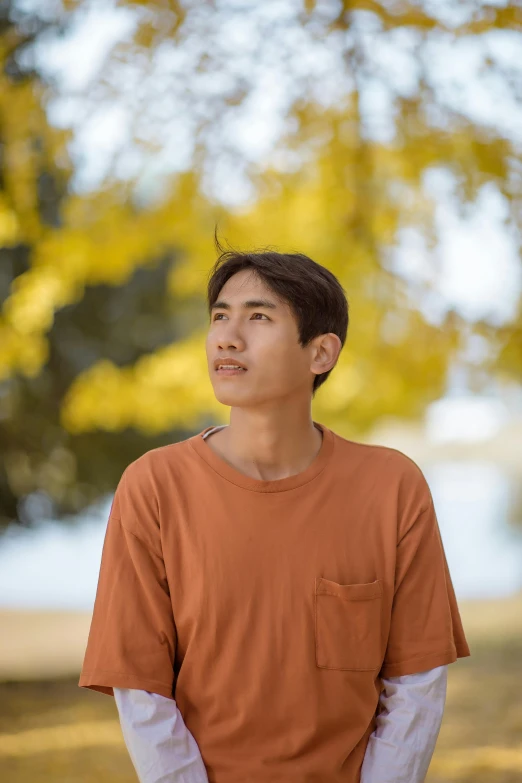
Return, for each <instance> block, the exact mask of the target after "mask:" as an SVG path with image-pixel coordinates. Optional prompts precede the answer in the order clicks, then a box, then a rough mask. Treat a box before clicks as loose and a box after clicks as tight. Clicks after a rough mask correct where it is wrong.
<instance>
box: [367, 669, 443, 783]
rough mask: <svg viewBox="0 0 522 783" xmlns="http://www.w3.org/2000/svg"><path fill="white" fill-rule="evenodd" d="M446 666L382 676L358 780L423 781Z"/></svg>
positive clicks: (435, 730)
mask: <svg viewBox="0 0 522 783" xmlns="http://www.w3.org/2000/svg"><path fill="white" fill-rule="evenodd" d="M447 676H448V666H447V664H446V665H444V666H437V667H436V668H435V669H430V670H428V671H424V672H419V673H418V674H403V675H402V676H398V677H388V678H387V679H384V678H382V682H383V684H384V690H383V691H382V693H381V695H380V698H379V702H380V705H381V711H380V712H379V713H378V715H377V716H376V720H377V726H376V727H375V730H374V731H373V733H372V734H371V735H370V738H369V741H368V746H367V748H366V753H365V756H364V759H363V764H362V767H361V779H360V780H361V783H423V781H424V780H425V778H426V773H427V771H428V767H429V765H430V761H431V757H432V755H433V751H434V749H435V743H436V742H437V737H438V735H439V730H440V725H441V722H442V716H443V712H444V705H445V701H446V686H447Z"/></svg>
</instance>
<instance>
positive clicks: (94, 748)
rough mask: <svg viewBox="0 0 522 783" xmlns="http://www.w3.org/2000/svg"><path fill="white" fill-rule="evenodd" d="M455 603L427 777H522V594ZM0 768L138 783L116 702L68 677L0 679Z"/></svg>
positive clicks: (483, 780)
mask: <svg viewBox="0 0 522 783" xmlns="http://www.w3.org/2000/svg"><path fill="white" fill-rule="evenodd" d="M459 605H460V608H461V613H462V618H463V623H464V628H465V630H466V636H467V639H468V642H469V645H470V648H471V653H472V654H471V656H470V657H469V658H462V659H459V660H458V661H457V662H456V663H454V664H451V666H450V667H449V677H448V696H447V702H446V710H445V713H444V719H443V722H442V726H441V730H440V734H439V739H438V742H437V747H436V750H435V753H434V756H433V759H432V763H431V766H430V770H429V772H428V777H427V778H426V781H427V783H521V781H522V699H521V698H520V686H521V684H522V623H521V622H520V618H522V593H520V594H519V595H517V596H514V597H513V598H511V599H508V600H492V601H469V602H466V601H463V602H459ZM35 627H36V626H35ZM4 630H5V629H4ZM24 641H25V642H27V639H26V638H24ZM0 770H1V776H2V780H5V781H9V783H29V781H31V783H32V781H35V780H37V781H38V782H39V783H60V782H61V781H63V782H64V783H65V781H66V782H67V783H93V782H94V781H96V783H135V782H136V780H137V778H136V775H135V773H134V769H133V767H132V764H131V761H130V759H129V757H128V754H127V751H126V748H125V745H124V743H123V738H122V735H121V730H120V726H119V722H118V716H117V711H116V705H115V703H114V700H113V699H112V698H111V697H109V696H105V695H102V694H99V693H95V692H92V691H89V690H86V689H83V688H79V687H78V677H77V676H76V675H74V676H68V677H65V678H58V677H53V678H52V679H36V680H20V681H14V682H3V683H0Z"/></svg>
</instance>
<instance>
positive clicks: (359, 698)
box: [79, 245, 470, 783]
mask: <svg viewBox="0 0 522 783" xmlns="http://www.w3.org/2000/svg"><path fill="white" fill-rule="evenodd" d="M218 247H219V249H221V250H222V248H221V247H220V246H219V245H218ZM207 295H208V307H209V313H210V319H211V320H210V326H209V331H208V337H207V342H206V351H207V358H208V368H209V373H210V379H211V382H212V385H213V388H214V392H215V395H216V398H217V399H218V400H219V401H220V402H221V403H223V404H224V405H228V406H230V409H231V410H230V423H229V424H228V425H221V426H209V427H206V428H205V429H204V430H202V431H201V432H198V433H197V434H196V435H194V436H192V437H190V438H188V439H186V440H184V441H181V442H178V443H173V444H170V445H167V446H163V447H160V448H156V449H152V450H150V451H148V452H146V453H145V454H144V455H142V456H141V457H140V458H139V459H137V460H135V461H134V462H132V463H131V464H130V465H129V466H128V467H127V468H126V470H125V471H124V473H123V476H122V478H121V480H120V482H119V484H118V487H117V490H116V494H115V497H114V501H113V504H112V508H111V512H110V515H109V521H108V526H107V532H106V537H105V542H104V547H103V555H102V562H101V568H100V577H99V582H98V588H97V593H96V601H95V606H94V612H93V618H92V624H91V629H90V633H89V639H88V644H87V650H86V655H85V661H84V665H83V669H82V673H81V677H80V681H79V684H80V686H81V687H86V688H91V689H93V690H97V691H100V692H102V693H106V694H109V695H113V696H114V698H115V700H116V704H117V707H118V711H119V716H120V721H121V726H122V731H123V735H124V738H125V742H126V744H127V747H128V750H129V753H130V756H131V759H132V761H133V763H134V765H135V768H136V771H137V773H138V776H139V778H140V781H142V783H167V781H171V782H172V781H177V782H179V783H206V782H207V781H209V783H268V782H269V781H270V783H272V782H276V783H277V782H281V783H282V781H285V783H305V782H306V781H310V782H311V783H312V782H313V781H315V783H337V782H339V783H341V781H343V782H344V783H420V782H421V781H423V780H424V778H425V775H426V771H427V769H428V766H429V762H430V759H431V756H432V753H433V749H434V746H435V742H436V739H437V736H438V732H439V728H440V723H441V720H442V713H443V708H444V700H445V694H446V676H447V666H448V664H450V663H453V662H454V661H456V660H457V658H462V657H465V656H468V655H469V654H470V651H469V647H468V645H467V642H466V639H465V636H464V632H463V628H462V624H461V619H460V615H459V610H458V606H457V602H456V598H455V594H454V590H453V586H452V582H451V578H450V574H449V571H448V566H447V562H446V557H445V553H444V548H443V544H442V541H441V537H440V532H439V527H438V523H437V518H436V514H435V509H434V506H433V499H432V496H431V493H430V490H429V487H428V484H427V482H426V479H425V478H424V475H423V473H422V472H421V470H420V469H419V467H418V466H417V465H416V464H415V463H414V462H413V461H412V460H411V459H409V458H408V457H407V456H406V455H404V454H403V453H401V452H400V451H397V450H396V449H392V448H387V447H384V446H375V445H366V444H362V443H357V442H354V441H350V440H347V439H345V438H343V437H341V436H340V435H337V434H336V433H335V432H334V431H333V430H331V429H329V428H328V427H326V426H325V425H324V424H319V423H318V422H316V421H314V420H313V419H312V417H311V401H312V398H313V396H314V394H315V392H316V390H317V389H318V388H319V386H320V385H321V384H322V383H324V382H325V380H326V379H327V377H328V375H329V374H330V372H331V371H332V369H333V368H334V367H335V364H336V362H337V360H338V357H339V353H340V351H341V349H342V347H343V345H344V342H345V339H346V334H347V329H348V303H347V301H346V297H345V294H344V290H343V288H342V287H341V285H340V283H339V281H338V280H337V279H336V278H335V276H334V275H333V274H332V273H331V272H330V271H329V270H327V269H325V268H324V267H322V266H321V265H319V264H317V263H316V262H314V261H312V260H311V259H310V258H308V257H307V256H305V255H302V254H297V253H292V254H284V253H277V252H274V251H266V252H265V251H255V252H252V253H248V252H246V253H244V252H239V251H224V252H222V253H221V255H220V257H219V258H218V260H217V261H216V264H215V266H214V268H213V270H212V273H211V277H210V280H209V284H208V291H207Z"/></svg>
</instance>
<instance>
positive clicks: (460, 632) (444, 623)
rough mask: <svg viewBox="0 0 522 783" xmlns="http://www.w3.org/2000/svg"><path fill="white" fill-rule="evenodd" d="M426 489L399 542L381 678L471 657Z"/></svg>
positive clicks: (435, 518)
mask: <svg viewBox="0 0 522 783" xmlns="http://www.w3.org/2000/svg"><path fill="white" fill-rule="evenodd" d="M423 481H425V479H423ZM425 491H426V498H427V505H426V507H425V508H424V509H423V510H421V511H420V512H419V513H418V515H417V516H416V518H415V520H414V521H413V523H411V524H410V525H409V526H408V527H407V529H406V530H405V531H404V532H402V531H401V536H400V539H399V541H398V543H397V551H396V564H395V586H394V598H393V604H392V609H391V622H390V631H389V636H388V642H387V647H386V652H385V656H384V661H383V665H382V667H381V671H380V676H381V677H383V678H385V677H396V676H400V675H404V674H415V673H417V672H422V671H427V670H428V669H433V668H435V667H437V666H443V665H445V664H449V663H454V662H455V661H456V660H457V658H464V657H467V656H469V655H470V650H469V647H468V643H467V641H466V638H465V635H464V629H463V627H462V621H461V618H460V613H459V609H458V605H457V600H456V597H455V592H454V589H453V584H452V581H451V576H450V573H449V569H448V564H447V561H446V554H445V551H444V546H443V543H442V539H441V535H440V530H439V525H438V521H437V516H436V513H435V508H434V505H433V498H432V496H431V493H430V491H429V489H428V488H427V484H426V485H425Z"/></svg>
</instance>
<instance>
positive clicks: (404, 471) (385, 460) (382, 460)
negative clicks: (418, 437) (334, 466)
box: [336, 433, 423, 479]
mask: <svg viewBox="0 0 522 783" xmlns="http://www.w3.org/2000/svg"><path fill="white" fill-rule="evenodd" d="M336 439H337V444H338V446H337V448H338V455H339V458H340V459H347V460H348V461H350V462H353V461H355V462H356V463H357V464H358V465H360V466H361V467H365V466H368V467H369V468H383V469H386V470H387V471H392V472H394V473H396V474H399V475H402V476H411V477H412V478H417V479H418V478H420V477H423V472H422V470H421V468H420V466H419V465H418V464H417V462H415V460H414V459H413V458H412V457H410V456H408V454H406V453H405V452H404V451H401V450H400V449H397V448H395V447H393V446H387V445H384V444H380V443H364V442H361V441H355V440H349V439H348V438H345V437H343V436H342V435H339V434H338V433H336Z"/></svg>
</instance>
